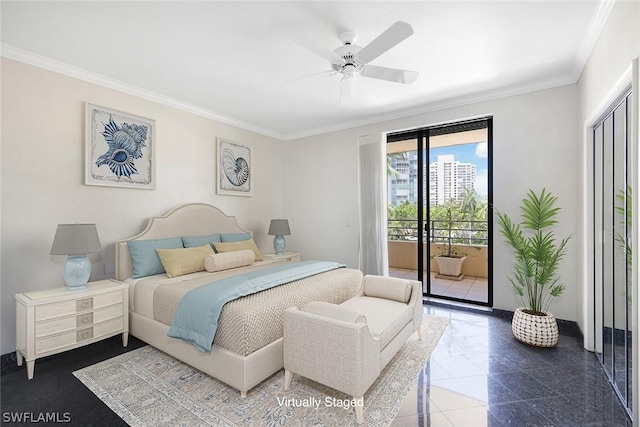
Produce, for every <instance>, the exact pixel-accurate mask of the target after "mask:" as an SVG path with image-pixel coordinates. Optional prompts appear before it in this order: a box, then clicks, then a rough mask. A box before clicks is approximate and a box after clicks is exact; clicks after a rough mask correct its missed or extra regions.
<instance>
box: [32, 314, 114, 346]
mask: <svg viewBox="0 0 640 427" xmlns="http://www.w3.org/2000/svg"><path fill="white" fill-rule="evenodd" d="M122 326H123V321H122V317H118V318H115V319H112V320H108V321H106V322H102V323H98V324H94V325H93V326H91V327H88V328H83V329H78V330H75V329H74V330H72V331H69V332H64V333H61V334H55V335H49V336H46V337H43V338H36V354H40V353H46V352H48V351H52V350H57V349H60V348H64V347H68V346H72V345H74V344H77V343H81V342H83V341H87V340H90V339H93V338H99V337H101V336H103V335H108V334H112V333H114V332H118V331H121V330H122Z"/></svg>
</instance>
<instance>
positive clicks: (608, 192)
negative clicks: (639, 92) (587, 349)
mask: <svg viewBox="0 0 640 427" xmlns="http://www.w3.org/2000/svg"><path fill="white" fill-rule="evenodd" d="M631 101H632V95H631V92H627V94H626V95H624V96H623V97H622V98H621V99H620V101H619V103H618V104H616V105H615V107H614V108H612V109H611V111H610V112H609V113H608V114H606V115H605V117H604V118H603V119H602V121H601V122H600V123H598V124H597V125H596V126H595V127H594V128H593V141H594V233H593V236H594V240H595V242H594V249H595V250H594V256H595V261H596V262H595V265H594V283H595V309H596V312H595V321H596V328H595V331H596V336H595V342H596V353H597V355H598V359H599V360H600V362H601V364H602V366H603V368H604V370H605V372H606V374H607V376H608V378H609V380H610V381H611V383H612V385H613V387H614V389H615V390H616V392H617V394H618V396H619V397H620V400H621V402H622V404H623V405H624V406H625V407H626V408H627V410H628V412H629V414H631V413H632V409H633V408H632V388H633V384H632V351H631V348H632V347H631V344H632V342H631V314H632V299H631V266H632V265H631V261H632V246H633V245H632V242H631V227H632V223H631V204H632V203H631V201H632V197H633V194H632V187H631V180H630V178H631V176H632V175H631V167H632V162H631V159H630V155H629V154H630V153H631V138H630V135H631V122H632V120H630V117H631V105H632V103H631Z"/></svg>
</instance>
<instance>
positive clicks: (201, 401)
mask: <svg viewBox="0 0 640 427" xmlns="http://www.w3.org/2000/svg"><path fill="white" fill-rule="evenodd" d="M447 324H448V320H447V319H445V318H441V317H436V316H427V315H425V316H424V319H423V322H422V330H423V333H424V335H423V336H424V339H423V340H422V341H419V340H418V339H417V334H413V335H412V336H411V337H410V338H409V340H408V341H407V343H406V344H405V345H404V346H403V347H402V349H401V350H400V351H399V352H398V354H396V356H395V357H394V358H393V359H392V360H391V362H389V364H388V365H387V366H386V368H385V369H384V371H383V372H382V374H381V375H380V377H379V378H378V379H377V380H376V382H375V383H374V384H373V385H372V386H371V388H370V389H369V390H368V391H367V393H366V394H365V396H364V417H365V424H366V425H367V426H387V425H389V424H391V422H392V421H393V419H394V418H395V416H396V414H397V413H398V409H399V408H400V405H401V403H402V400H403V399H404V397H405V396H406V394H407V393H408V391H409V389H410V388H411V386H412V385H413V383H414V382H415V381H416V380H417V377H418V373H419V372H420V371H421V370H422V368H423V367H424V365H425V363H426V361H427V359H428V358H429V355H430V354H431V352H432V351H433V349H434V348H435V346H436V344H437V343H438V340H439V339H440V337H441V336H442V333H443V332H444V330H445V329H446V327H447ZM73 374H74V375H75V376H76V377H77V378H78V379H79V380H80V381H82V383H83V384H84V385H85V386H87V387H88V388H89V390H91V391H92V392H93V393H94V394H95V395H96V396H98V397H99V398H100V399H101V400H102V401H103V402H104V403H105V404H106V405H107V406H108V407H109V408H111V410H112V411H114V412H115V413H116V414H118V416H120V417H121V418H122V419H123V420H124V421H126V422H127V423H128V424H129V425H131V426H154V427H155V426H274V427H275V426H311V425H313V426H357V423H356V417H355V413H354V410H353V407H352V401H351V399H352V398H351V397H350V396H347V395H345V394H343V393H340V392H337V391H335V390H333V389H330V388H328V387H325V386H322V385H320V384H318V383H315V382H313V381H310V380H307V379H305V378H302V377H300V376H297V375H294V377H293V382H292V384H291V390H289V391H288V392H285V391H284V390H283V382H284V371H283V370H281V371H279V372H277V373H275V374H274V375H272V376H271V377H270V378H268V379H267V380H265V381H263V382H262V383H261V384H259V385H257V386H256V387H254V388H253V389H252V390H250V391H249V392H248V394H247V397H246V398H245V399H242V398H241V397H240V393H239V392H238V391H237V390H234V389H232V388H230V387H228V386H227V385H225V384H223V383H221V382H219V381H217V380H215V379H213V378H211V377H210V376H208V375H206V374H203V373H202V372H200V371H198V370H196V369H194V368H192V367H190V366H189V365H186V364H184V363H182V362H180V361H178V360H176V359H174V358H173V357H171V356H169V355H167V354H165V353H163V352H161V351H159V350H156V349H155V348H153V347H150V346H146V347H142V348H139V349H137V350H133V351H130V352H128V353H124V354H122V355H120V356H117V357H114V358H112V359H109V360H106V361H104V362H101V363H97V364H95V365H93V366H89V367H87V368H83V369H80V370H78V371H76V372H74V373H73Z"/></svg>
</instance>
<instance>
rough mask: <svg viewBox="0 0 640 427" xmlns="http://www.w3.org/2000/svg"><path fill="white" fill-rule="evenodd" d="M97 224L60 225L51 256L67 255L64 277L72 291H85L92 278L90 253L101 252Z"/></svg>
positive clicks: (63, 271)
mask: <svg viewBox="0 0 640 427" xmlns="http://www.w3.org/2000/svg"><path fill="white" fill-rule="evenodd" d="M101 250H102V247H101V246H100V239H99V238H98V230H97V229H96V225H95V224H58V229H57V230H56V235H55V237H54V238H53V245H52V246H51V255H67V260H66V261H65V263H64V267H63V270H62V276H63V278H64V282H65V283H66V284H67V288H68V290H70V291H77V290H80V289H85V288H86V287H87V282H88V281H89V277H91V261H89V258H87V254H88V253H93V252H100V251H101Z"/></svg>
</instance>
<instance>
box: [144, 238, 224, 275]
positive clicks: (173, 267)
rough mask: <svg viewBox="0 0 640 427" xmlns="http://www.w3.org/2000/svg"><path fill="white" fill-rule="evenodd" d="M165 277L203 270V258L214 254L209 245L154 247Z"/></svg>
mask: <svg viewBox="0 0 640 427" xmlns="http://www.w3.org/2000/svg"><path fill="white" fill-rule="evenodd" d="M156 252H158V257H160V261H161V262H162V266H163V267H164V269H165V271H166V272H167V277H176V276H182V275H184V274H189V273H195V272H196V271H202V270H204V259H205V258H206V257H207V256H209V255H212V254H214V252H213V249H212V248H211V245H209V244H204V245H203V246H199V247H195V248H181V249H156Z"/></svg>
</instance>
